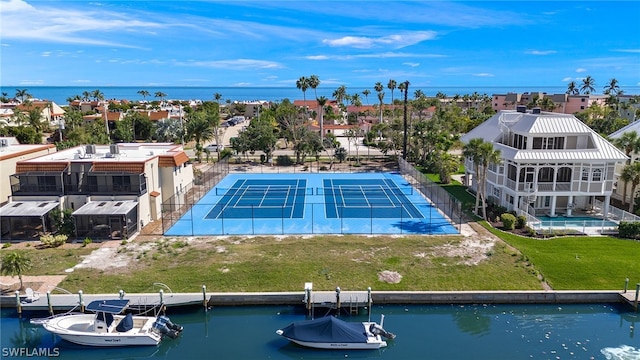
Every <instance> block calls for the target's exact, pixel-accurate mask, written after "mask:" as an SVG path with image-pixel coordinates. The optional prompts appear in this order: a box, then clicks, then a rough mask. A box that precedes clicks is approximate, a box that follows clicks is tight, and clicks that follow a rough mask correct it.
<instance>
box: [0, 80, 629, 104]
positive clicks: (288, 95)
mask: <svg viewBox="0 0 640 360" xmlns="http://www.w3.org/2000/svg"><path fill="white" fill-rule="evenodd" d="M337 88H338V87H337V86H336V87H331V88H330V87H322V86H321V87H318V88H317V89H316V90H315V91H314V90H313V89H308V90H307V91H306V94H305V95H304V96H303V93H302V91H301V90H300V89H298V88H296V87H213V86H207V87H199V86H158V87H152V86H24V85H21V86H1V87H0V91H1V92H3V93H7V96H10V97H13V96H15V93H16V90H18V89H20V90H22V89H26V90H27V93H29V94H30V95H31V96H32V97H33V98H34V99H41V100H48V101H53V102H55V103H57V104H62V105H64V104H67V98H70V97H74V96H75V95H80V96H82V93H83V92H85V91H88V92H92V91H94V90H100V91H101V92H102V93H103V94H104V98H105V99H114V100H125V99H126V100H131V101H140V100H145V98H144V97H143V96H142V95H140V94H138V91H140V90H146V91H148V92H149V94H150V95H149V96H147V97H146V100H150V101H152V100H157V98H156V97H154V94H155V93H156V92H162V93H165V94H166V95H167V96H166V98H165V99H166V100H203V101H205V100H211V101H215V94H220V95H221V96H222V97H221V99H220V101H221V102H228V101H231V102H233V101H255V100H263V101H276V102H279V101H282V100H284V99H289V100H291V101H293V100H302V99H303V98H304V97H305V96H306V99H307V100H311V99H315V96H316V94H317V96H325V97H327V98H329V99H331V98H333V96H332V95H333V92H334V91H335V90H336V89H337ZM418 89H419V90H421V91H422V92H423V93H424V94H425V95H426V96H428V97H433V96H435V95H436V94H437V93H438V92H442V93H444V94H445V95H447V96H454V95H460V96H464V95H467V94H468V95H471V94H473V93H475V92H477V93H478V94H480V95H485V94H486V95H488V96H491V95H494V94H506V93H525V92H529V93H532V92H543V93H547V94H564V93H565V92H566V90H567V87H566V86H496V87H472V86H467V87H460V86H443V87H435V86H434V87H424V86H423V87H420V86H417V87H412V86H411V85H409V98H410V99H413V98H414V96H413V95H414V93H415V91H416V90H418ZM364 90H369V91H370V94H369V95H368V96H366V97H365V96H364V94H363V93H362V92H363V91H364ZM621 90H623V91H624V93H625V94H627V95H634V94H640V86H626V87H624V86H621ZM384 92H385V97H384V102H385V103H390V102H391V98H392V96H391V90H389V89H388V88H387V87H386V86H385V88H384ZM356 93H357V94H359V95H360V98H361V100H362V103H363V104H364V105H367V104H377V103H378V96H377V95H376V93H375V90H374V89H373V86H372V87H352V88H350V87H347V94H350V95H353V94H356ZM595 93H596V94H601V92H598V91H596V92H595ZM393 98H394V99H400V98H402V94H401V92H400V90H398V89H397V88H396V89H395V90H394V92H393Z"/></svg>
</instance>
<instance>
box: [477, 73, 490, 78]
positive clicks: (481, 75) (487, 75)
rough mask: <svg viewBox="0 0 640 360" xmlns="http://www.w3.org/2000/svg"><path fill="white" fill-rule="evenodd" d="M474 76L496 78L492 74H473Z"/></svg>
mask: <svg viewBox="0 0 640 360" xmlns="http://www.w3.org/2000/svg"><path fill="white" fill-rule="evenodd" d="M473 76H478V77H494V76H495V75H493V74H490V73H477V74H473Z"/></svg>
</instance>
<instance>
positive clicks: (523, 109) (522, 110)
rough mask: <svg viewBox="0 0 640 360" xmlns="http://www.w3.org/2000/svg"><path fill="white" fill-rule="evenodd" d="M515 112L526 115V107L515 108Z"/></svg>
mask: <svg viewBox="0 0 640 360" xmlns="http://www.w3.org/2000/svg"><path fill="white" fill-rule="evenodd" d="M516 111H517V112H519V113H526V112H527V107H526V106H524V105H518V106H517V107H516Z"/></svg>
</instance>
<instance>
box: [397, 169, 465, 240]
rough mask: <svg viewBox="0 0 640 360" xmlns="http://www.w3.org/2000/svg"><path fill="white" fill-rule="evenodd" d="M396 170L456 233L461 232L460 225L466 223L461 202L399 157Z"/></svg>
mask: <svg viewBox="0 0 640 360" xmlns="http://www.w3.org/2000/svg"><path fill="white" fill-rule="evenodd" d="M398 169H399V170H400V174H401V175H403V176H404V177H405V178H406V179H407V180H409V181H410V182H411V183H412V185H413V187H414V188H416V189H417V190H418V191H420V192H421V193H422V195H423V196H424V197H426V198H428V199H429V200H431V202H432V203H433V204H434V205H435V206H436V207H437V208H438V209H439V210H440V212H442V213H443V214H444V215H446V216H447V217H448V218H449V219H450V220H451V222H452V223H453V224H454V226H455V227H456V228H457V229H458V231H460V230H461V225H462V223H463V222H466V221H468V219H467V218H466V216H465V214H464V212H463V211H462V202H460V201H459V200H458V199H456V198H455V197H454V196H453V195H451V194H450V193H449V192H448V191H447V190H445V189H443V188H442V187H441V186H440V185H438V184H436V183H434V182H433V181H431V180H429V179H428V178H427V177H426V176H425V175H424V174H423V173H421V172H420V171H419V170H418V169H416V168H415V167H413V165H411V164H410V163H409V162H407V161H406V160H404V159H403V158H401V157H398Z"/></svg>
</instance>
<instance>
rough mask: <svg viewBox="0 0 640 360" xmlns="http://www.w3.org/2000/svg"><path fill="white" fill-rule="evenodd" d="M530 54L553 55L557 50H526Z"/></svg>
mask: <svg viewBox="0 0 640 360" xmlns="http://www.w3.org/2000/svg"><path fill="white" fill-rule="evenodd" d="M524 53H525V54H529V55H551V54H555V53H557V51H555V50H527V51H525V52H524Z"/></svg>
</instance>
